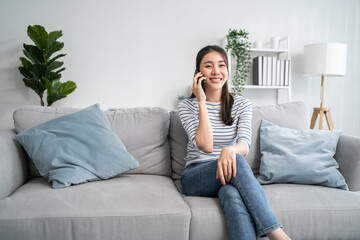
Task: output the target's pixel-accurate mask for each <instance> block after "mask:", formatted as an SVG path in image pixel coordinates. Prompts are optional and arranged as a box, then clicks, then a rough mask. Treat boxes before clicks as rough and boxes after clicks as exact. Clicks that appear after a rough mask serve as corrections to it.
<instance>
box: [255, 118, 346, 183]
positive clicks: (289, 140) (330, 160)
mask: <svg viewBox="0 0 360 240" xmlns="http://www.w3.org/2000/svg"><path fill="white" fill-rule="evenodd" d="M340 133H341V131H339V130H333V131H321V130H320V131H319V130H294V129H289V128H283V127H279V126H277V125H275V124H273V123H271V122H268V121H266V120H262V122H261V128H260V151H261V154H262V156H261V163H260V171H259V172H260V176H259V177H258V178H257V180H258V181H259V183H260V184H270V183H299V184H317V185H322V186H327V187H334V188H341V189H344V190H349V188H348V186H347V184H346V182H345V179H344V177H343V176H342V175H341V173H340V172H339V170H338V168H339V165H338V163H337V162H336V160H335V159H334V155H335V151H336V146H337V142H338V139H339V135H340Z"/></svg>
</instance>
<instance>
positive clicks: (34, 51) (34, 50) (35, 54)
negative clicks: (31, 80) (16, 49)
mask: <svg viewBox="0 0 360 240" xmlns="http://www.w3.org/2000/svg"><path fill="white" fill-rule="evenodd" d="M23 46H24V49H25V50H23V53H24V54H25V56H26V57H28V58H29V59H30V60H31V61H32V62H33V63H36V64H41V63H43V62H44V57H43V55H42V52H41V51H40V49H39V48H38V47H36V46H33V45H27V44H23Z"/></svg>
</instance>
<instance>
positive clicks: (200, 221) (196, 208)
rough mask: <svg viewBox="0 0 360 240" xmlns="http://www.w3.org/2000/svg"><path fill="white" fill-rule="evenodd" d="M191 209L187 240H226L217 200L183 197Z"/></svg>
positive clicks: (224, 221) (222, 218) (223, 221)
mask: <svg viewBox="0 0 360 240" xmlns="http://www.w3.org/2000/svg"><path fill="white" fill-rule="evenodd" d="M184 199H185V201H186V203H187V204H188V205H189V207H190V209H191V223H190V229H191V231H190V237H189V239H206V240H218V239H228V236H227V228H226V220H225V216H224V213H223V211H222V209H221V204H220V200H219V199H218V198H207V197H188V196H186V197H184Z"/></svg>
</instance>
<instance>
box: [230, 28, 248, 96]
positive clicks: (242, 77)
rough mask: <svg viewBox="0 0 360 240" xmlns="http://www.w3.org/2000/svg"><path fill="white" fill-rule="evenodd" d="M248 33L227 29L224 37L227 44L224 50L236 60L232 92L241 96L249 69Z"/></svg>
mask: <svg viewBox="0 0 360 240" xmlns="http://www.w3.org/2000/svg"><path fill="white" fill-rule="evenodd" d="M248 35H249V33H248V32H247V31H246V30H245V29H240V30H236V29H234V30H232V29H229V32H228V35H226V40H227V44H226V46H225V49H226V51H227V52H229V51H230V56H231V57H234V58H235V59H236V69H235V74H234V75H233V79H232V84H233V89H232V90H233V91H234V92H235V93H236V94H239V95H241V92H242V90H243V89H244V84H245V82H246V78H247V76H248V73H249V72H250V67H251V57H250V48H251V43H250V42H249V38H248Z"/></svg>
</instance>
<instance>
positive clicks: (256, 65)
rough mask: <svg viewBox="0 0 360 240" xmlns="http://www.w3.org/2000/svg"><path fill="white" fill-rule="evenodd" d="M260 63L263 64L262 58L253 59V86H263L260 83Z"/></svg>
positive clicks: (261, 68)
mask: <svg viewBox="0 0 360 240" xmlns="http://www.w3.org/2000/svg"><path fill="white" fill-rule="evenodd" d="M262 62H263V57H262V56H258V57H256V58H254V59H253V84H254V85H259V86H261V85H263V83H262V75H263V73H262V70H263V67H262Z"/></svg>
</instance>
